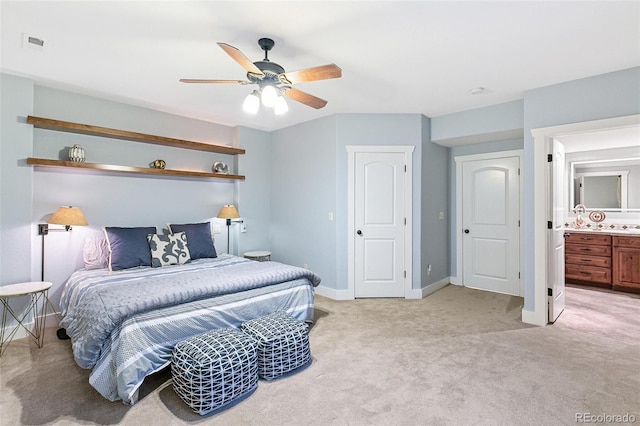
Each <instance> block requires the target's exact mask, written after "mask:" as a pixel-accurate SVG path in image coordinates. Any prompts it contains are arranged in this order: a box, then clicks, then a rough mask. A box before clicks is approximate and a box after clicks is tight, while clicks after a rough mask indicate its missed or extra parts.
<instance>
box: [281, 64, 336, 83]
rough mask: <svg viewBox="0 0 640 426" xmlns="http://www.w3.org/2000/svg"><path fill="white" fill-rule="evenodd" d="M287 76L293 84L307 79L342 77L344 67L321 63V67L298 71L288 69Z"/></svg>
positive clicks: (285, 74)
mask: <svg viewBox="0 0 640 426" xmlns="http://www.w3.org/2000/svg"><path fill="white" fill-rule="evenodd" d="M284 76H285V78H286V79H287V80H288V81H290V82H291V84H296V83H304V82H306V81H317V80H327V79H330V78H340V77H342V69H340V67H339V66H337V65H336V64H328V65H321V66H319V67H313V68H307V69H304V70H298V71H287V72H285V73H284Z"/></svg>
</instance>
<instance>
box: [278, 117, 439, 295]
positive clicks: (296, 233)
mask: <svg viewBox="0 0 640 426" xmlns="http://www.w3.org/2000/svg"><path fill="white" fill-rule="evenodd" d="M428 136H429V120H428V118H426V117H423V116H421V115H419V114H338V115H336V116H331V117H326V118H322V119H318V120H314V121H310V122H307V123H302V124H299V125H296V126H292V127H289V128H287V129H282V130H278V131H276V132H274V135H273V142H272V148H271V161H272V163H271V164H272V166H271V222H270V223H271V226H270V235H271V248H272V251H273V257H274V259H275V260H281V261H283V262H286V263H291V264H294V265H299V266H300V265H303V264H308V266H309V268H310V269H312V270H313V271H314V272H316V273H318V274H319V275H320V276H321V277H322V279H323V282H322V284H321V285H322V286H324V287H326V288H329V289H331V290H334V291H336V292H340V291H343V290H346V289H347V288H348V275H347V271H348V264H347V262H348V253H347V251H348V238H349V236H348V234H347V227H348V218H347V214H348V211H347V205H348V200H347V186H348V177H347V170H348V166H347V150H346V147H347V146H350V145H408V146H414V147H415V151H414V154H413V169H414V173H413V192H414V193H413V197H414V205H413V217H414V223H413V225H414V227H413V228H414V235H413V239H414V247H413V253H412V255H413V262H414V280H413V283H412V285H413V288H417V289H419V288H422V287H423V286H426V285H428V284H429V283H431V282H434V281H435V280H436V279H437V278H443V277H445V276H447V273H448V271H446V269H447V264H448V258H447V256H448V251H447V250H446V249H445V250H443V251H438V250H441V249H442V247H443V246H444V247H446V245H447V241H446V236H447V228H446V225H445V226H443V227H442V235H441V236H440V235H439V231H435V232H434V234H433V235H437V237H435V238H432V239H430V240H429V242H428V244H430V249H429V250H428V251H427V253H429V254H431V255H432V256H433V258H432V261H433V262H434V264H435V263H436V262H438V263H439V264H440V265H441V266H440V267H439V270H438V271H437V273H436V272H434V273H433V274H432V276H430V277H429V280H425V279H424V278H425V277H424V276H421V274H420V271H421V269H422V268H421V266H420V265H421V264H422V262H423V253H424V252H423V248H422V242H423V238H422V228H423V220H422V208H423V203H422V202H421V199H422V196H423V188H424V186H423V185H424V179H423V167H422V160H423V157H422V152H423V145H424V144H429V147H428V149H429V151H428V152H429V153H430V155H429V156H428V160H429V161H430V162H432V163H433V164H431V166H433V167H430V169H429V171H428V173H427V177H428V184H427V186H426V188H428V190H427V194H429V195H431V194H433V196H434V197H433V198H434V199H436V198H437V199H438V202H437V203H434V204H433V205H432V206H431V205H430V208H433V209H437V210H438V211H442V210H446V207H447V200H448V198H447V196H448V195H447V194H448V184H447V149H446V148H443V147H441V146H437V145H433V144H431V143H430V142H426V140H427V139H428ZM329 213H333V217H334V220H333V221H330V220H329V219H328V217H329ZM439 257H444V260H443V261H442V262H439Z"/></svg>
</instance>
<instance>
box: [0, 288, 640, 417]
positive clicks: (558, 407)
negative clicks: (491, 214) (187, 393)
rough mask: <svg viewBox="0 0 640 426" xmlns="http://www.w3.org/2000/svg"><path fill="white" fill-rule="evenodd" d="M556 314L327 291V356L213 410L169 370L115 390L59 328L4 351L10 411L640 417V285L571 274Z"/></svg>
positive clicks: (319, 351) (493, 303)
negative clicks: (204, 409) (526, 317)
mask: <svg viewBox="0 0 640 426" xmlns="http://www.w3.org/2000/svg"><path fill="white" fill-rule="evenodd" d="M567 293H568V296H567V308H566V310H565V312H564V313H563V314H562V315H561V317H560V319H559V320H558V321H557V322H556V324H554V325H551V326H547V327H532V326H528V325H526V324H523V323H522V322H521V321H520V310H521V305H522V299H521V298H518V297H511V296H506V295H500V294H494V293H488V292H482V291H477V290H471V289H468V288H462V287H458V286H451V285H450V286H447V287H445V288H444V289H442V290H440V291H438V292H437V293H435V294H433V295H431V296H429V297H427V298H425V299H422V300H403V299H361V300H355V301H333V300H330V299H326V298H323V297H317V300H316V322H315V324H314V326H313V327H312V329H311V331H310V341H311V351H312V356H313V362H312V364H311V366H310V367H308V368H307V369H305V370H303V371H302V372H300V373H298V374H296V375H293V376H290V377H287V378H284V379H281V380H279V381H275V382H270V383H268V382H262V381H261V382H259V385H258V389H257V390H256V392H255V393H254V394H252V395H251V396H250V397H249V398H247V399H246V400H244V401H242V402H241V403H239V404H238V405H236V406H234V407H232V408H230V409H228V410H226V411H223V412H221V413H219V414H216V415H213V416H209V417H204V418H203V417H200V416H198V415H196V414H194V413H193V412H191V411H190V409H189V408H188V407H187V406H186V405H184V404H183V403H182V401H181V400H180V399H179V398H178V397H177V396H176V394H175V393H174V392H173V389H172V388H171V382H170V374H169V372H168V371H163V372H160V373H158V374H156V375H154V376H152V377H150V378H148V379H147V380H146V381H145V384H144V385H143V387H142V389H141V399H140V401H139V402H138V403H137V404H136V405H135V406H133V407H129V406H125V405H123V404H122V403H120V402H108V401H106V400H105V399H103V398H102V397H101V396H99V394H98V393H97V392H96V391H95V390H93V388H92V387H91V386H90V385H89V383H88V376H89V372H88V371H86V370H82V369H80V368H79V367H77V366H76V365H75V363H74V361H73V357H72V354H71V349H70V344H69V341H59V340H57V339H56V338H55V335H54V331H55V329H49V330H48V332H49V333H48V335H47V336H46V341H45V346H44V347H43V348H42V349H37V348H36V347H35V345H34V344H33V343H30V342H29V341H28V340H27V339H21V340H17V341H14V342H13V343H11V345H10V346H9V348H8V349H7V351H6V353H5V354H4V355H3V357H2V358H0V372H1V378H0V386H1V387H0V424H2V425H3V426H4V425H18V424H24V425H44V424H61V425H64V424H105V425H111V424H122V425H147V424H148V425H175V424H185V423H187V424H190V423H193V424H219V425H564V424H566V425H572V424H576V419H577V417H576V416H583V418H586V417H584V416H585V415H591V416H601V415H609V416H613V415H625V414H629V415H632V416H635V419H636V422H638V423H640V297H639V296H638V295H631V294H624V293H612V292H606V291H598V290H587V289H583V288H576V287H570V288H568V289H567Z"/></svg>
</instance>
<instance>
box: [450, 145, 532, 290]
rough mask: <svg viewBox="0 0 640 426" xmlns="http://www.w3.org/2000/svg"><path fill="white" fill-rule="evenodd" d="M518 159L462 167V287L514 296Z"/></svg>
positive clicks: (517, 282)
mask: <svg viewBox="0 0 640 426" xmlns="http://www.w3.org/2000/svg"><path fill="white" fill-rule="evenodd" d="M519 162H520V160H519V158H518V157H505V158H493V159H486V160H475V161H465V162H464V163H463V165H462V167H463V170H462V176H463V181H462V200H463V201H462V202H463V206H462V227H463V232H464V234H463V236H462V246H463V247H462V250H463V253H462V259H463V284H464V285H465V286H466V287H472V288H477V289H481V290H489V291H494V292H498V293H505V294H512V295H519V294H520V277H519V273H520V230H519V223H518V222H519V219H520V181H519V176H518V166H519Z"/></svg>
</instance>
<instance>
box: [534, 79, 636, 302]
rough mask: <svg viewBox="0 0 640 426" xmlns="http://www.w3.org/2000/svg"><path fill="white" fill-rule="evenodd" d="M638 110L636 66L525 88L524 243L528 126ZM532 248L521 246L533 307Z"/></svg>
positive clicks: (633, 112)
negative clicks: (539, 86) (540, 86)
mask: <svg viewBox="0 0 640 426" xmlns="http://www.w3.org/2000/svg"><path fill="white" fill-rule="evenodd" d="M638 113H640V67H636V68H631V69H627V70H622V71H617V72H613V73H608V74H603V75H598V76H595V77H589V78H584V79H580V80H574V81H570V82H567V83H562V84H556V85H553V86H547V87H542V88H539V89H535V90H530V91H527V92H525V96H524V128H525V133H524V240H525V241H524V244H525V248H527V247H529V248H531V247H533V241H534V223H533V217H532V215H531V214H528V212H532V211H533V207H534V206H533V199H534V193H533V178H534V176H533V165H534V160H533V151H534V146H533V144H534V140H533V137H532V136H531V129H536V128H541V127H549V126H555V125H559V124H569V123H578V122H584V121H592V120H600V119H605V118H613V117H621V116H627V115H633V114H638ZM533 261H534V256H533V252H532V250H525V256H524V293H525V294H524V297H525V306H524V309H525V310H527V311H533V310H535V308H536V307H535V301H534V294H535V283H534V281H533V267H534V266H533Z"/></svg>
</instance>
